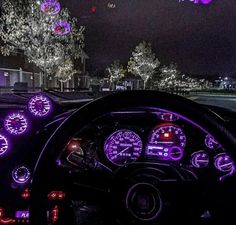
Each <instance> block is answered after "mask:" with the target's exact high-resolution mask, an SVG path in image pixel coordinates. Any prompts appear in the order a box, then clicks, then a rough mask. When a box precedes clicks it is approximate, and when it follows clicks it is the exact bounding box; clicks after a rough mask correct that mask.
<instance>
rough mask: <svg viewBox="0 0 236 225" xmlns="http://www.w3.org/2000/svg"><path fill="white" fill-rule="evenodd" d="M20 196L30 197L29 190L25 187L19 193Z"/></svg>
mask: <svg viewBox="0 0 236 225" xmlns="http://www.w3.org/2000/svg"><path fill="white" fill-rule="evenodd" d="M21 197H22V198H23V199H29V198H30V190H29V189H28V188H27V189H25V190H24V191H23V192H22V193H21Z"/></svg>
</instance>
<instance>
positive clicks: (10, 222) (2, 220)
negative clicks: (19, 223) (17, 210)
mask: <svg viewBox="0 0 236 225" xmlns="http://www.w3.org/2000/svg"><path fill="white" fill-rule="evenodd" d="M15 222H16V220H14V219H9V218H7V219H0V224H12V223H15Z"/></svg>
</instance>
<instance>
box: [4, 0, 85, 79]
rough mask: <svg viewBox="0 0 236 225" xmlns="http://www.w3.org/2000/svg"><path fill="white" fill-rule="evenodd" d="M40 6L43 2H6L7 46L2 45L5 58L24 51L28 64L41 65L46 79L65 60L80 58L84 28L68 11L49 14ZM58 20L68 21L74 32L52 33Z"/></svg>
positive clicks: (9, 0) (63, 10)
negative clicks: (64, 33)
mask: <svg viewBox="0 0 236 225" xmlns="http://www.w3.org/2000/svg"><path fill="white" fill-rule="evenodd" d="M41 4H42V1H34V0H17V1H16V0H3V3H2V16H1V18H0V39H2V41H3V44H4V45H3V46H1V52H2V54H3V55H5V56H7V55H10V54H11V53H13V52H17V51H19V50H21V51H23V53H24V55H25V56H26V58H27V60H28V62H30V63H34V64H35V65H36V66H38V67H39V68H40V69H41V71H43V72H44V73H45V77H46V73H47V74H54V73H55V70H56V68H58V66H60V65H62V64H63V63H64V62H65V61H66V60H71V61H73V60H74V59H78V58H79V57H80V56H81V51H82V49H83V47H84V35H83V32H84V27H78V25H77V21H76V19H75V18H71V16H70V15H69V12H68V10H67V9H62V10H61V11H60V13H58V14H56V15H47V14H45V13H44V12H42V11H41V10H40V5H41ZM56 21H57V22H60V21H66V22H67V24H68V26H70V29H71V32H69V33H68V34H67V35H58V34H57V33H55V32H53V29H52V26H53V24H54V22H56ZM59 28H60V27H58V29H59ZM44 82H45V81H44Z"/></svg>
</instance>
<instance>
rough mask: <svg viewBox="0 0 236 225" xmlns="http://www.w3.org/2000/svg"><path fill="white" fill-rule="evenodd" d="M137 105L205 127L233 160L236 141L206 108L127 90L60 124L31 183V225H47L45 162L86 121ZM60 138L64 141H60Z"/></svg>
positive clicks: (153, 93)
mask: <svg viewBox="0 0 236 225" xmlns="http://www.w3.org/2000/svg"><path fill="white" fill-rule="evenodd" d="M170 102H171V103H172V104H170ZM137 106H142V107H150V108H152V107H153V108H162V109H165V110H169V111H172V112H175V113H178V114H180V115H183V116H184V117H186V118H188V119H189V120H191V121H194V122H195V123H196V124H198V125H199V126H201V127H205V126H206V125H207V132H209V133H211V134H212V135H213V136H214V137H215V138H216V139H217V140H219V142H220V143H221V144H222V146H223V147H224V148H225V149H227V150H228V153H229V154H230V155H231V157H232V158H233V159H234V160H236V152H233V151H232V150H233V149H234V148H235V147H236V138H235V137H234V135H233V134H232V133H231V132H230V131H229V130H228V129H227V127H226V125H225V123H224V121H223V120H222V119H221V118H220V117H219V116H218V115H216V114H215V113H213V112H211V111H210V110H208V109H206V108H205V107H203V106H201V105H199V104H197V103H195V102H192V101H190V100H188V99H185V98H182V97H180V96H176V95H172V94H168V93H163V92H157V91H127V92H120V93H116V94H111V95H108V96H106V97H103V98H100V99H97V100H95V101H93V102H91V103H89V104H87V105H85V106H83V107H82V108H80V109H78V110H76V111H75V112H74V113H73V114H72V115H71V116H70V117H69V118H68V119H66V120H65V121H64V122H63V123H62V124H61V125H60V127H59V128H58V129H57V130H56V131H55V132H54V134H53V135H52V136H51V137H50V139H49V140H48V142H47V143H46V145H45V147H44V149H43V150H42V153H41V155H40V157H39V159H38V162H37V164H36V167H35V171H34V176H33V180H32V194H31V204H30V215H31V217H30V220H31V224H32V225H36V224H41V225H46V224H47V223H46V216H45V213H43V212H42V210H43V205H44V204H43V200H45V196H43V193H42V191H40V188H41V184H42V183H43V181H44V179H46V178H45V173H42V171H45V166H47V169H48V170H49V169H50V165H49V163H48V164H46V165H45V162H46V161H48V162H55V160H56V158H57V156H58V152H57V151H55V149H58V150H61V149H62V148H61V147H62V146H65V145H66V143H67V142H68V140H70V138H71V137H72V136H73V135H74V134H75V133H76V132H77V131H78V128H83V127H84V126H86V124H87V123H88V122H89V121H92V120H93V119H95V118H98V117H99V116H102V115H103V114H105V113H107V112H112V111H115V110H119V109H123V108H132V107H137ZM183 110H184V112H183ZM71 124H76V125H77V126H70V125H71ZM65 131H67V132H65ZM63 136H64V138H59V137H63ZM36 202H37V204H36Z"/></svg>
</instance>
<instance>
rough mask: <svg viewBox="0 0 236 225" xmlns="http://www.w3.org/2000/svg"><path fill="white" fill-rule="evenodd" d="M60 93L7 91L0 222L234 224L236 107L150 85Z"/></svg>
mask: <svg viewBox="0 0 236 225" xmlns="http://www.w3.org/2000/svg"><path fill="white" fill-rule="evenodd" d="M3 96H4V95H3ZM10 96H11V98H12V100H13V99H15V101H12V103H11V104H12V107H11V108H9V107H8V106H7V107H4V100H5V101H7V102H8V101H9V99H10ZM55 99H58V98H57V95H56V93H54V92H47V93H38V94H36V95H35V94H15V95H13V94H12V95H10V94H8V95H6V96H5V99H4V98H2V99H1V101H2V102H3V103H2V105H1V165H2V166H1V174H2V176H1V187H2V188H1V196H0V199H1V219H0V221H1V223H3V224H11V223H14V224H15V223H19V224H21V223H29V222H31V223H32V224H45V225H46V224H169V223H171V222H173V221H175V222H176V223H182V224H234V207H233V206H232V205H233V204H232V203H233V201H234V200H235V186H234V185H235V177H234V172H235V164H234V157H235V153H234V146H235V141H236V139H235V131H234V130H233V129H232V126H230V125H231V124H234V121H235V118H236V114H235V112H232V111H229V110H226V109H221V108H215V107H213V108H212V107H210V106H206V105H200V104H198V103H195V102H193V101H191V100H188V99H186V98H183V97H180V96H177V95H172V94H168V93H164V92H157V91H148V90H146V91H145V90H144V91H142V90H141V91H127V92H118V93H113V94H109V95H105V96H103V97H100V98H97V99H95V100H91V101H89V102H82V103H81V102H80V101H78V102H77V103H75V102H73V103H72V104H71V105H70V104H68V103H66V100H65V99H64V100H63V99H62V98H61V99H60V100H55ZM67 101H68V100H67ZM114 102H115V103H116V104H114Z"/></svg>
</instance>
